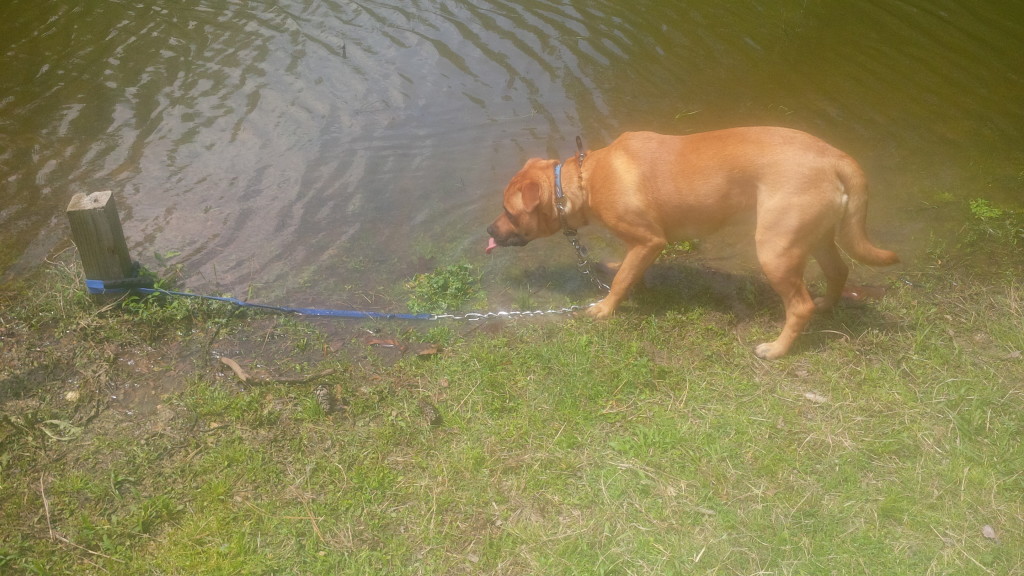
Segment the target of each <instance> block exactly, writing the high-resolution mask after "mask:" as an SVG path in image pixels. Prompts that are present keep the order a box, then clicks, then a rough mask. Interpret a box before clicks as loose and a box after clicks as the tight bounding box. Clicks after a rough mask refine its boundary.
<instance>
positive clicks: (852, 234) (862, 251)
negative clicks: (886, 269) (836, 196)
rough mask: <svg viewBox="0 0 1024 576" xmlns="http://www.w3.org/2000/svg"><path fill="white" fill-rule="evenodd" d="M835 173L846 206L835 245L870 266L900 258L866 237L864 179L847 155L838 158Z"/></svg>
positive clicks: (866, 212) (862, 172) (865, 179)
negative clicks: (842, 189) (842, 191)
mask: <svg viewBox="0 0 1024 576" xmlns="http://www.w3.org/2000/svg"><path fill="white" fill-rule="evenodd" d="M837 174H838V176H839V180H840V182H842V184H843V188H844V189H845V191H846V199H845V200H846V210H845V211H844V212H843V219H842V221H841V222H840V223H839V233H838V238H837V239H838V241H839V246H841V247H842V248H843V250H845V251H846V253H847V254H849V255H850V257H851V258H853V259H855V260H857V261H859V262H863V263H865V264H868V265H871V266H889V265H892V264H895V263H897V262H899V261H900V257H899V256H898V255H897V254H896V253H895V252H892V251H890V250H883V249H881V248H879V247H877V246H875V245H874V244H872V243H871V240H869V239H868V233H867V220H868V181H867V177H866V176H865V175H864V171H863V170H861V168H860V166H858V165H857V162H856V161H854V160H853V158H850V157H848V156H847V157H844V158H842V159H841V160H840V161H839V163H838V166H837Z"/></svg>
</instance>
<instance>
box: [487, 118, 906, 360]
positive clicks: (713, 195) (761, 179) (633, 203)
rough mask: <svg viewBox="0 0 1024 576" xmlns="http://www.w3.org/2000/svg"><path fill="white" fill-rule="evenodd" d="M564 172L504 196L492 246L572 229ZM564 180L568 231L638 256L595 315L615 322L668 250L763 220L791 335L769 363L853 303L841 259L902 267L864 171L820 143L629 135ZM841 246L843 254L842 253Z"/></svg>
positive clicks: (764, 354) (525, 180)
mask: <svg viewBox="0 0 1024 576" xmlns="http://www.w3.org/2000/svg"><path fill="white" fill-rule="evenodd" d="M558 165H559V163H558V161H556V160H542V159H539V158H533V159H531V160H528V161H527V162H526V165H525V166H523V168H522V170H520V171H519V173H517V174H516V175H515V176H514V177H513V178H512V180H511V181H510V182H509V184H508V187H507V188H506V189H505V200H504V208H505V211H504V213H503V214H502V215H501V216H499V217H498V219H497V220H495V221H494V223H493V224H491V225H490V226H489V227H488V228H487V232H488V233H489V234H490V235H491V246H490V247H493V246H523V245H525V244H526V243H527V242H530V241H531V240H533V239H535V238H540V237H543V236H549V235H551V234H554V233H555V232H557V231H558V230H559V229H560V228H561V223H560V219H559V215H558V210H557V207H556V204H555V194H556V192H555V190H556V181H555V168H556V166H558ZM581 166H582V167H580V166H579V165H578V164H577V162H576V161H575V159H572V161H567V162H566V163H565V166H564V168H562V169H561V174H560V176H561V181H560V185H561V187H562V189H563V190H564V196H565V203H566V208H565V213H566V219H567V225H568V226H570V227H573V228H576V227H579V226H583V225H585V224H587V223H588V222H590V221H591V220H597V221H599V222H601V223H603V224H604V225H605V226H606V227H608V229H609V230H611V231H612V232H613V233H614V234H615V235H616V236H618V237H619V238H620V239H621V240H623V241H624V242H625V243H626V244H627V246H628V252H627V253H626V258H625V260H624V261H623V262H622V265H621V267H620V268H619V271H618V273H617V274H616V275H615V279H614V280H613V282H612V286H611V291H610V292H609V294H608V296H606V297H605V298H604V299H603V300H601V301H600V302H598V303H597V304H596V305H594V306H592V307H591V308H590V309H589V310H588V314H589V315H591V316H593V317H595V318H604V317H606V316H608V315H610V314H611V313H612V312H614V311H615V308H616V306H618V304H619V302H621V301H622V299H623V298H624V297H625V296H626V295H627V293H628V292H629V289H630V287H631V286H633V284H635V283H636V281H637V280H638V279H640V278H641V277H642V275H643V273H644V271H645V270H646V269H647V267H648V266H650V265H651V263H653V262H654V260H655V259H656V258H657V257H658V255H659V254H660V253H661V251H662V249H663V248H664V247H665V245H666V244H667V243H669V242H675V241H679V240H692V239H695V238H700V237H702V236H705V235H707V234H710V233H711V232H714V231H715V230H717V229H719V228H720V227H722V225H723V224H725V223H726V222H727V221H729V220H730V219H732V218H733V217H734V216H736V215H738V214H740V213H743V212H747V211H753V212H755V213H756V222H757V224H756V231H755V233H754V241H755V243H756V245H757V258H758V261H759V262H760V263H761V268H762V269H763V270H764V273H765V275H766V276H767V277H768V282H769V283H770V284H771V286H772V288H773V289H774V290H775V292H776V293H777V294H778V295H779V296H780V297H782V302H783V304H784V305H785V307H786V324H785V326H784V327H783V329H782V333H781V334H779V337H778V338H777V339H776V340H775V341H774V342H766V343H764V344H760V345H758V346H757V348H756V349H755V353H756V354H757V355H758V356H760V357H761V358H767V359H772V358H778V357H780V356H782V355H784V354H786V352H788V351H789V349H790V347H791V346H792V345H793V341H794V340H795V339H796V337H797V335H799V334H800V333H801V332H802V331H803V329H804V327H805V326H806V325H807V323H808V321H810V318H811V315H812V314H813V312H814V310H815V308H817V309H819V310H824V309H828V308H830V307H831V306H833V305H834V304H835V303H836V302H837V301H838V300H839V298H840V296H841V295H842V290H843V285H844V284H845V282H846V276H847V273H848V269H847V267H846V264H845V263H844V262H843V260H842V258H841V257H840V255H839V247H840V246H841V247H842V248H843V249H844V250H845V251H846V252H847V253H848V254H849V255H850V256H852V257H853V258H855V259H856V260H859V261H860V262H863V263H865V264H870V265H873V266H886V265H889V264H895V263H896V262H899V257H898V256H897V255H896V253H894V252H890V251H888V250H882V249H880V248H877V247H875V246H874V245H873V244H872V243H871V241H870V240H868V237H867V233H866V231H865V223H866V220H867V203H868V196H867V180H866V178H865V176H864V172H863V171H862V170H861V168H860V166H858V165H857V162H856V161H855V160H854V159H853V158H851V157H850V156H847V155H846V154H844V153H843V152H841V151H839V150H836V149H835V148H833V147H831V146H829V145H828V144H826V143H825V142H823V141H821V140H819V139H818V138H815V137H814V136H811V135H810V134H807V133H804V132H800V131H797V130H790V129H787V128H771V127H750V128H733V129H728V130H719V131H715V132H705V133H702V134H693V135H689V136H663V135H660V134H654V133H651V132H627V133H625V134H623V135H622V136H620V137H619V138H618V139H616V140H615V141H614V142H612V143H611V144H610V145H609V146H607V147H605V148H601V149H599V150H594V151H592V152H589V153H588V154H587V155H586V156H585V159H584V161H583V163H582V165H581ZM837 242H838V246H837ZM809 256H811V257H814V259H815V260H816V261H817V262H818V264H819V265H820V266H821V269H822V270H823V271H824V273H825V278H826V280H827V284H828V287H827V292H826V293H825V296H824V297H820V298H817V299H816V300H812V299H811V296H810V294H809V293H808V292H807V286H806V285H805V284H804V269H805V268H806V266H807V258H808V257H809Z"/></svg>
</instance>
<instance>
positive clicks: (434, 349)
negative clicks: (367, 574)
mask: <svg viewBox="0 0 1024 576" xmlns="http://www.w3.org/2000/svg"><path fill="white" fill-rule="evenodd" d="M440 353H441V347H440V346H438V345H437V344H425V345H423V346H422V347H420V348H419V349H418V350H416V355H417V356H437V355H438V354H440Z"/></svg>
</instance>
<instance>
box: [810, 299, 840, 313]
mask: <svg viewBox="0 0 1024 576" xmlns="http://www.w3.org/2000/svg"><path fill="white" fill-rule="evenodd" d="M835 305H836V301H835V300H829V299H828V298H826V297H824V296H818V297H817V298H815V299H814V309H815V310H817V311H818V312H828V311H829V310H831V309H833V308H835Z"/></svg>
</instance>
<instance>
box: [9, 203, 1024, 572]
mask: <svg viewBox="0 0 1024 576" xmlns="http://www.w3.org/2000/svg"><path fill="white" fill-rule="evenodd" d="M991 224H992V223H991V221H988V222H986V223H985V225H986V226H990V225H991ZM983 237H984V235H979V238H983ZM1003 240H1005V238H1003ZM1003 240H1001V241H1000V242H999V243H997V244H994V245H993V244H988V245H986V244H978V245H975V246H974V247H973V249H975V250H983V251H985V252H984V253H986V254H988V255H989V257H990V260H988V261H986V262H987V263H988V264H991V263H992V262H994V261H996V260H997V261H998V263H999V266H998V267H996V268H998V269H999V270H1000V272H998V273H995V274H991V273H985V274H983V272H984V270H982V269H981V268H976V269H973V270H972V269H966V268H962V267H961V264H962V261H961V260H958V259H957V258H956V257H954V256H952V255H950V256H949V257H948V258H945V259H944V261H946V262H953V261H956V262H957V264H956V266H954V267H952V268H951V269H945V268H942V269H937V270H935V269H930V268H922V269H918V270H915V269H912V268H911V269H907V270H904V271H903V272H900V273H896V274H895V275H894V284H893V286H892V287H891V288H890V289H889V291H888V294H887V295H886V297H885V298H884V299H883V300H881V301H875V302H871V303H868V304H866V305H862V306H846V307H842V308H840V309H839V310H838V311H836V313H835V314H832V315H826V316H822V317H819V318H816V319H815V320H814V321H813V323H812V325H811V327H810V330H809V332H808V333H807V334H805V335H804V336H802V338H801V340H800V341H799V344H798V346H797V348H796V350H795V351H794V353H793V354H792V355H791V356H787V357H785V358H783V359H781V360H779V361H775V362H763V361H760V360H758V359H757V358H755V357H754V356H753V354H752V352H751V349H752V347H753V345H754V343H756V342H760V341H763V340H765V339H768V338H770V337H772V336H773V335H774V332H775V331H776V330H778V326H779V323H778V321H779V313H780V310H779V307H778V303H777V301H776V300H775V298H774V296H772V295H771V294H770V292H766V291H765V290H763V289H762V287H759V286H754V287H752V288H751V287H747V288H744V287H743V286H740V288H739V291H741V292H743V298H744V304H745V306H748V307H749V308H750V310H752V312H751V313H750V314H749V315H742V314H740V315H737V313H734V312H731V311H729V310H726V309H724V308H723V307H722V306H720V305H716V304H715V299H714V297H713V296H712V297H697V298H690V297H686V298H681V297H679V296H678V295H673V293H672V292H671V291H669V290H664V289H655V290H648V291H642V292H640V293H638V294H637V295H635V297H634V298H633V299H632V301H631V302H630V303H629V305H628V306H626V307H625V309H624V310H623V311H622V312H621V313H620V314H619V315H618V317H616V318H614V319H612V320H610V321H607V322H593V321H589V320H586V319H582V318H580V319H575V318H568V317H566V318H559V319H555V320H553V321H552V320H548V319H543V320H529V319H524V320H518V321H515V322H509V323H507V324H492V325H484V328H485V329H481V325H479V324H475V325H470V324H460V323H454V322H453V323H440V324H438V323H433V324H423V325H420V326H419V328H417V329H412V330H410V329H409V328H408V325H402V326H401V327H399V326H396V325H388V324H384V325H377V326H376V327H377V329H378V330H380V331H381V332H380V333H379V334H378V335H377V336H375V337H376V338H378V339H381V340H383V339H387V338H393V339H395V340H398V341H401V342H402V343H413V342H417V341H419V342H430V343H435V344H439V345H441V346H442V348H443V351H442V353H441V354H436V355H428V356H417V355H416V354H414V353H412V352H409V351H406V352H405V353H401V352H397V351H395V350H391V349H382V348H380V347H375V346H371V345H368V343H367V341H366V339H365V338H363V337H361V336H359V333H360V332H361V331H362V325H356V326H355V327H351V328H344V327H338V325H327V324H320V325H319V326H320V328H316V327H314V326H313V325H311V324H307V323H305V322H304V321H302V320H296V319H293V318H288V317H273V316H259V315H257V316H246V315H240V314H235V313H234V312H233V311H230V310H228V309H224V308H218V307H210V306H209V305H206V304H202V303H197V302H189V303H187V304H180V303H175V304H170V303H167V302H163V303H160V302H157V301H154V302H153V303H139V302H136V303H134V304H132V305H130V306H127V307H117V306H114V307H110V308H107V309H105V310H102V311H100V310H98V309H97V306H96V305H95V304H93V303H92V302H91V301H89V300H88V299H87V298H84V297H82V296H81V295H80V294H79V290H78V288H77V286H78V285H79V284H78V277H77V272H76V270H75V269H74V267H60V266H58V267H51V268H49V269H46V270H43V271H41V272H40V274H42V275H44V276H45V277H46V279H47V281H46V282H45V284H44V285H45V286H46V288H45V289H43V290H41V291H36V290H28V289H25V288H18V287H11V288H9V289H7V291H5V292H4V293H3V295H2V296H0V309H2V310H3V312H2V323H0V338H2V340H0V522H2V523H3V525H4V526H5V527H7V528H8V529H4V530H0V572H2V573H4V574H8V573H10V574H125V575H128V574H131V575H135V574H168V575H169V574H399V575H401V574H409V575H414V574H417V575H418V574H474V575H476V574H595V575H596V574H957V575H960V574H979V575H982V574H1015V573H1018V574H1019V573H1024V472H1022V471H1024V447H1022V443H1021V438H1022V437H1024V418H1022V414H1024V358H1022V352H1024V284H1022V283H1021V282H1020V281H1018V280H1016V278H1019V277H1021V272H1022V271H1024V266H1022V261H1021V259H1020V257H1019V256H1017V255H1016V254H1015V253H1014V252H1013V250H1003V251H1001V250H1000V249H1001V248H1006V247H1007V246H1008V244H1007V243H1006V242H1005V241H1003ZM979 241H982V242H983V241H984V240H983V239H982V240H979ZM950 266H953V265H952V264H951V265H950ZM899 278H910V279H912V283H913V285H910V284H908V283H905V282H902V281H900V282H895V280H897V279H899ZM161 327H162V328H163V329H161ZM220 356H232V357H234V358H235V359H236V360H239V361H240V362H243V363H244V364H245V365H246V366H247V367H249V368H251V369H253V370H254V371H256V370H257V369H260V370H264V371H266V372H268V373H270V374H271V375H272V376H277V377H280V378H277V379H275V378H274V377H265V378H264V379H262V380H256V381H253V382H249V383H246V384H241V383H239V382H238V381H237V380H236V379H235V378H234V377H233V375H232V374H231V372H230V371H228V370H227V369H226V368H225V367H224V366H223V365H222V364H220V362H219V361H217V359H218V358H219V357H220ZM310 374H321V376H320V377H318V378H317V379H316V380H315V381H309V382H306V381H288V380H286V379H285V378H284V377H286V376H294V375H299V376H301V375H310ZM160 383H162V384H161V385H163V386H164V387H163V388H158V390H160V391H161V392H162V393H161V394H159V395H157V396H156V397H155V398H153V399H152V400H150V401H149V402H148V403H140V404H138V405H137V406H132V407H127V406H125V405H124V404H123V403H118V402H112V401H111V400H110V397H111V396H117V395H120V394H124V393H126V392H130V391H133V390H142V391H143V392H144V391H145V390H147V389H148V387H151V386H152V387H156V386H157V385H158V384H160ZM320 385H322V386H325V387H327V388H328V389H329V390H330V393H331V395H332V396H333V397H334V400H335V402H334V405H335V408H336V409H332V410H331V411H330V412H325V411H324V410H323V409H322V407H321V406H320V405H319V404H318V403H317V402H316V400H315V399H314V397H313V389H314V388H315V387H317V386H320ZM71 389H73V390H75V391H77V392H79V393H80V395H81V399H80V400H78V401H77V402H70V401H68V400H67V399H66V398H65V393H66V392H67V391H68V390H71ZM135 393H136V394H139V392H135ZM425 404H428V405H430V406H434V407H436V409H437V410H438V411H439V412H440V413H441V416H442V419H443V423H442V424H441V425H440V426H433V425H431V424H430V423H429V422H428V420H429V417H428V416H427V414H426V411H425V409H424V408H423V407H424V405H425ZM129 408H132V409H129ZM48 421H61V422H67V423H68V424H70V425H72V426H76V427H79V428H81V433H80V434H78V435H68V436H67V437H65V436H60V438H54V437H53V436H52V435H51V434H47V432H46V430H50V431H51V432H52V431H54V430H57V429H58V428H54V426H56V425H55V424H52V423H51V424H47V422H48ZM58 436H59V435H58ZM985 526H990V527H991V528H992V529H993V530H994V531H995V534H996V536H997V538H998V539H991V538H989V537H986V536H985V535H984V534H983V528H984V527H985Z"/></svg>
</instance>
